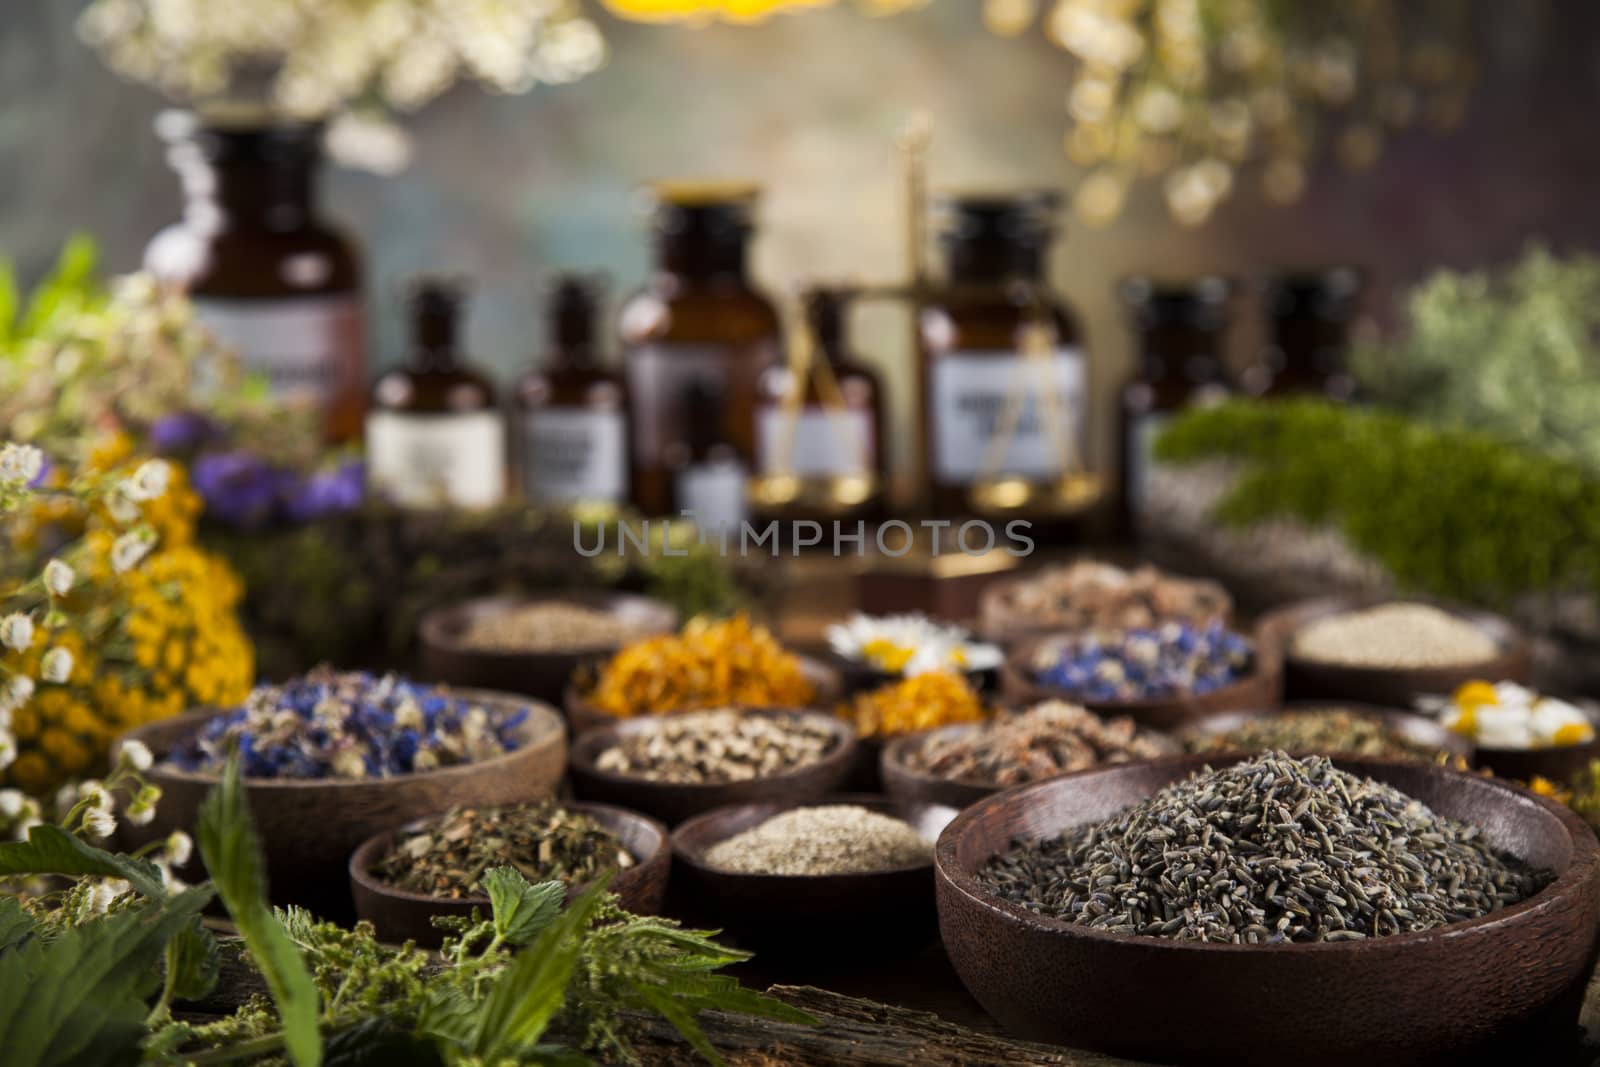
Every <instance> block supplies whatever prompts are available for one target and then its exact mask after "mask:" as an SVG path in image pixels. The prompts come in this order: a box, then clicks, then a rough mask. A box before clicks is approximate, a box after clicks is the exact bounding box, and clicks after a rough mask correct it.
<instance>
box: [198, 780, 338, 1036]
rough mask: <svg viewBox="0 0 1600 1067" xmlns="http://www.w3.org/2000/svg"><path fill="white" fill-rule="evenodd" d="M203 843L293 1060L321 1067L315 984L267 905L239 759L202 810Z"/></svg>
mask: <svg viewBox="0 0 1600 1067" xmlns="http://www.w3.org/2000/svg"><path fill="white" fill-rule="evenodd" d="M198 842H199V845H200V855H201V857H202V858H203V859H204V860H205V864H206V870H207V871H208V872H210V874H211V881H212V884H213V885H215V886H216V888H217V893H218V895H220V896H221V897H222V902H223V903H224V904H225V905H227V908H228V914H229V916H230V917H231V918H232V919H233V923H234V925H235V926H237V927H238V929H239V934H240V936H241V937H243V938H244V943H245V947H246V948H248V949H249V950H250V955H251V958H252V959H253V961H254V962H255V965H256V966H257V967H258V968H259V969H260V971H261V976H262V977H263V978H264V979H266V983H267V988H268V989H269V990H271V992H272V999H273V1000H274V1001H275V1002H276V1004H277V1006H278V1016H279V1018H280V1019H282V1021H283V1038H284V1048H285V1049H286V1050H287V1052H288V1054H289V1058H290V1059H291V1060H292V1061H293V1062H294V1064H295V1067H317V1065H318V1064H319V1063H320V1062H321V1059H322V1041H321V1037H320V1035H319V1034H318V1030H317V1016H318V1004H317V987H316V983H315V982H314V981H313V980H312V978H311V972H310V971H308V970H307V969H306V965H305V961H304V960H302V959H301V958H300V953H299V951H298V950H297V949H296V948H295V944H294V941H293V940H292V939H291V938H290V937H289V934H288V932H287V931H285V930H284V928H283V925H282V924H281V923H280V922H279V921H278V919H277V918H276V916H274V915H273V913H272V909H271V908H270V907H269V906H268V905H267V874H266V870H265V864H264V863H263V862H262V859H261V844H260V842H259V841H258V840H257V838H256V832H255V827H254V826H253V825H251V822H250V809H249V807H248V806H247V804H246V803H245V796H244V783H243V781H242V780H241V779H240V777H239V760H238V757H237V756H235V757H234V758H232V759H230V760H229V761H228V764H227V766H226V767H225V768H224V769H223V772H222V781H221V782H220V783H218V785H217V787H216V788H215V789H213V790H212V791H211V795H210V796H208V797H206V800H205V803H204V804H202V805H201V807H200V826H199V834H198Z"/></svg>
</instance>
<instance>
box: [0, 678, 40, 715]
mask: <svg viewBox="0 0 1600 1067" xmlns="http://www.w3.org/2000/svg"><path fill="white" fill-rule="evenodd" d="M33 688H34V687H33V679H32V678H29V677H28V676H27V675H25V674H18V675H15V676H14V677H12V679H11V683H10V684H9V685H7V686H6V695H5V699H4V700H3V701H0V703H4V704H6V705H7V710H11V709H15V708H20V707H22V705H24V704H26V703H27V702H28V701H30V700H32V699H33ZM8 725H9V724H8Z"/></svg>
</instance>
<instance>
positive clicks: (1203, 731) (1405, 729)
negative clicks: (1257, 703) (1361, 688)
mask: <svg viewBox="0 0 1600 1067" xmlns="http://www.w3.org/2000/svg"><path fill="white" fill-rule="evenodd" d="M1330 708H1343V709H1345V710H1347V711H1350V712H1354V713H1357V714H1360V715H1363V716H1367V717H1370V718H1375V719H1381V720H1382V721H1383V725H1384V726H1386V727H1388V728H1389V729H1390V730H1393V731H1394V732H1395V733H1398V734H1400V735H1401V736H1402V737H1404V738H1406V740H1408V741H1411V742H1413V743H1415V744H1418V745H1426V746H1427V747H1429V748H1431V749H1434V750H1436V751H1439V752H1447V753H1449V754H1450V755H1452V756H1459V757H1461V758H1462V759H1464V760H1467V761H1469V762H1470V761H1471V759H1472V742H1471V741H1469V740H1467V739H1466V738H1465V737H1462V736H1461V735H1460V734H1458V733H1456V732H1455V731H1454V730H1450V729H1446V728H1445V727H1444V726H1442V725H1440V723H1439V721H1438V720H1437V719H1434V718H1431V717H1429V716H1427V715H1421V714H1418V713H1417V712H1414V711H1401V710H1400V709H1398V708H1378V707H1373V706H1371V705H1368V704H1354V703H1338V704H1329V703H1325V702H1322V701H1311V702H1303V703H1292V704H1286V705H1284V706H1283V707H1282V708H1278V709H1275V710H1271V711H1219V712H1217V713H1216V714H1215V715H1207V716H1206V717H1205V718H1203V719H1197V720H1195V721H1194V722H1192V723H1190V724H1189V725H1188V726H1185V727H1184V728H1183V729H1181V730H1179V731H1178V733H1177V740H1178V741H1179V743H1180V744H1182V745H1183V746H1184V748H1185V749H1187V746H1188V745H1189V743H1190V742H1191V741H1197V740H1200V739H1201V738H1206V737H1215V736H1216V735H1218V734H1225V733H1227V732H1228V731H1230V730H1237V729H1238V728H1239V727H1241V726H1243V725H1245V724H1246V723H1248V722H1251V721H1254V720H1256V719H1268V718H1276V717H1279V716H1283V715H1294V714H1296V713H1303V712H1309V711H1321V710H1326V709H1330ZM1227 751H1229V750H1221V749H1219V750H1217V751H1216V752H1207V753H1205V755H1208V756H1210V757H1211V758H1212V759H1216V758H1217V756H1218V755H1219V754H1223V753H1225V752H1227ZM1231 754H1232V755H1237V756H1249V755H1254V753H1253V752H1246V751H1243V750H1232V751H1231ZM1291 754H1292V755H1297V756H1300V755H1309V754H1310V753H1305V752H1295V753H1291ZM1320 754H1321V755H1332V753H1320ZM1359 758H1361V759H1368V758H1373V759H1377V758H1381V757H1367V756H1362V757H1359Z"/></svg>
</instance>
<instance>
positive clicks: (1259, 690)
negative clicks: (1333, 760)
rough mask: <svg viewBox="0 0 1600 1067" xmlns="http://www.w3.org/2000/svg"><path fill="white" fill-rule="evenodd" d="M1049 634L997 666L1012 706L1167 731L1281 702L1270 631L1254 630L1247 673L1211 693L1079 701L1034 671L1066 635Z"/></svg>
mask: <svg viewBox="0 0 1600 1067" xmlns="http://www.w3.org/2000/svg"><path fill="white" fill-rule="evenodd" d="M1070 636H1071V635H1065V634H1060V633H1056V634H1051V635H1048V636H1044V637H1035V638H1031V639H1029V640H1027V641H1023V642H1022V643H1021V644H1019V645H1018V646H1017V647H1016V649H1015V651H1013V652H1012V653H1011V654H1010V655H1008V656H1007V657H1006V662H1005V665H1004V666H1002V667H1001V668H1000V692H1001V696H1002V697H1003V699H1004V700H1005V702H1006V704H1008V705H1009V706H1011V707H1018V708H1023V707H1031V706H1032V705H1034V704H1038V703H1040V702H1041V701H1045V700H1065V701H1068V702H1069V703H1073V704H1081V705H1083V706H1084V707H1086V708H1088V709H1089V710H1090V711H1092V712H1094V713H1095V714H1097V715H1106V716H1112V715H1126V716H1128V717H1129V718H1131V719H1133V721H1134V722H1136V723H1138V724H1139V725H1140V726H1147V727H1149V728H1150V729H1152V730H1163V731H1167V732H1171V731H1174V730H1177V729H1179V728H1180V727H1182V726H1184V725H1185V724H1187V723H1190V722H1194V721H1195V720H1196V719H1201V718H1204V717H1205V716H1207V715H1211V714H1213V713H1215V712H1219V711H1232V710H1234V709H1237V708H1275V707H1277V706H1278V704H1279V703H1280V702H1281V700H1282V695H1283V672H1282V665H1281V662H1280V659H1279V651H1278V647H1277V645H1276V644H1275V643H1274V641H1273V640H1272V639H1271V637H1270V635H1264V634H1257V635H1256V637H1255V642H1254V643H1255V655H1254V656H1253V658H1252V660H1251V664H1250V672H1249V673H1248V674H1246V675H1245V676H1244V677H1243V678H1240V679H1239V680H1238V681H1235V682H1233V683H1231V684H1229V685H1225V686H1222V687H1221V688H1220V689H1213V690H1212V691H1211V692H1209V693H1197V694H1188V695H1182V696H1171V697H1158V698H1153V699H1149V700H1117V701H1094V700H1083V699H1081V698H1079V697H1078V696H1076V695H1075V694H1073V693H1072V692H1071V691H1069V690H1066V689H1062V688H1059V687H1057V686H1051V685H1043V684H1041V683H1040V682H1039V681H1037V680H1036V678H1035V676H1034V672H1033V657H1034V654H1035V653H1036V652H1037V651H1038V650H1039V648H1040V646H1042V645H1045V644H1048V643H1050V642H1053V641H1058V640H1061V639H1062V638H1063V637H1070Z"/></svg>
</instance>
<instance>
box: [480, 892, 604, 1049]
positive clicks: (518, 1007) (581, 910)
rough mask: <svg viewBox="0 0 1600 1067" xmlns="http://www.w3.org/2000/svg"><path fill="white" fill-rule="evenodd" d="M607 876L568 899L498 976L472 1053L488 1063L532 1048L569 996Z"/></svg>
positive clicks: (484, 1006) (486, 1003) (490, 993)
mask: <svg viewBox="0 0 1600 1067" xmlns="http://www.w3.org/2000/svg"><path fill="white" fill-rule="evenodd" d="M609 881H610V878H609V877H604V878H601V879H600V880H598V881H597V882H596V883H595V885H594V887H593V888H591V889H589V890H588V891H586V892H585V893H584V894H583V895H582V896H580V897H578V899H577V900H574V901H573V902H572V903H571V904H570V905H568V907H567V910H566V911H565V912H563V913H562V915H561V917H560V918H559V919H557V920H555V921H554V922H552V923H551V924H550V925H548V926H546V927H545V928H544V932H543V933H541V934H540V935H539V936H538V937H537V938H535V939H534V941H533V943H532V944H531V945H529V946H528V947H527V948H525V949H523V950H522V951H521V952H520V953H518V954H517V956H516V957H515V958H514V959H513V960H512V961H511V964H510V965H509V966H508V967H506V969H505V970H504V971H502V972H500V974H499V975H498V976H497V977H496V978H495V982H494V985H493V987H492V988H491V989H490V990H489V995H488V996H487V997H486V998H484V1002H483V1007H482V1009H481V1011H480V1014H479V1018H478V1029H477V1033H476V1034H475V1035H474V1040H473V1047H472V1049H471V1051H472V1053H473V1054H474V1055H476V1056H478V1057H479V1058H480V1059H483V1060H485V1061H487V1062H490V1063H495V1062H498V1061H500V1060H506V1059H510V1060H515V1059H517V1058H519V1057H522V1056H525V1055H527V1054H529V1053H530V1052H531V1051H532V1050H533V1049H534V1048H535V1046H537V1045H538V1044H539V1039H540V1038H541V1037H543V1036H544V1032H545V1028H546V1027H548V1026H549V1025H550V1020H551V1019H552V1018H553V1017H554V1016H555V1013H556V1012H557V1011H559V1010H560V1008H561V1004H562V1002H563V1001H564V1000H565V999H566V996H567V984H568V983H569V982H570V981H571V980H572V974H573V971H574V970H575V968H576V967H577V963H578V953H579V952H580V951H582V949H583V939H584V934H585V931H586V928H587V927H588V924H589V917H590V916H591V915H592V914H593V913H594V910H595V908H596V907H598V906H599V904H600V902H601V900H602V899H603V898H604V896H605V885H606V883H607V882H609Z"/></svg>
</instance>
